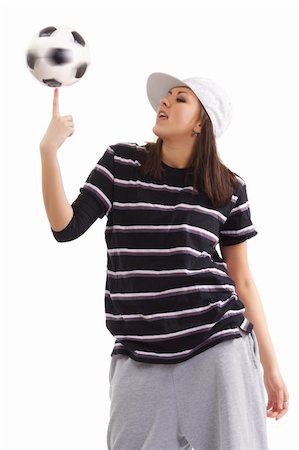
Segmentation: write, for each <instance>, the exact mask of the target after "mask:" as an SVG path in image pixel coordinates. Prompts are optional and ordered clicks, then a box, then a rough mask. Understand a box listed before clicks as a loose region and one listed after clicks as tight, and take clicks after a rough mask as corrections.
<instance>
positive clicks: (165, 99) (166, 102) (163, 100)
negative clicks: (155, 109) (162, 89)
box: [160, 97, 169, 106]
mask: <svg viewBox="0 0 299 450" xmlns="http://www.w3.org/2000/svg"><path fill="white" fill-rule="evenodd" d="M162 105H166V106H169V101H168V98H166V97H162V98H161V100H160V106H162Z"/></svg>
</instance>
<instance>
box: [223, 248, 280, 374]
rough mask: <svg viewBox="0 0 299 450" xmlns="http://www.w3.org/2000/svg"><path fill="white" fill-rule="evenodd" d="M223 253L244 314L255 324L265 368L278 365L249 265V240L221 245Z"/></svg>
mask: <svg viewBox="0 0 299 450" xmlns="http://www.w3.org/2000/svg"><path fill="white" fill-rule="evenodd" d="M221 253H222V255H223V259H224V261H225V262H226V264H227V269H228V273H229V276H230V277H231V278H232V279H233V281H234V282H235V285H236V292H237V295H238V297H239V298H240V300H241V302H242V303H243V304H244V306H245V314H244V315H245V317H246V318H247V319H248V320H250V322H252V323H253V325H254V332H255V334H256V337H257V340H258V344H259V351H260V359H261V363H262V365H263V368H264V369H267V368H271V367H273V366H277V365H278V361H277V358H276V355H275V351H274V347H273V344H272V341H271V337H270V333H269V329H268V325H267V321H266V317H265V313H264V309H263V306H262V302H261V299H260V296H259V293H258V291H257V288H256V286H255V283H254V280H253V278H252V275H251V272H250V269H249V265H248V259H247V241H244V242H241V243H240V244H236V245H229V246H221Z"/></svg>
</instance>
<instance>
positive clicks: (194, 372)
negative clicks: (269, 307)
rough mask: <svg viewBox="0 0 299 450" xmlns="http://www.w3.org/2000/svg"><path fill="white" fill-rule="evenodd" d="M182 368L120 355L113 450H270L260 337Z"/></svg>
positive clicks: (212, 351)
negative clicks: (144, 361)
mask: <svg viewBox="0 0 299 450" xmlns="http://www.w3.org/2000/svg"><path fill="white" fill-rule="evenodd" d="M241 333H242V337H241V338H237V339H230V340H227V341H224V342H221V343H219V344H217V345H215V346H214V347H211V348H209V349H208V350H206V351H204V352H202V353H200V354H198V355H196V356H194V357H192V358H190V359H188V360H187V361H183V362H180V363H177V364H150V363H143V362H138V361H135V360H133V359H132V358H130V357H129V356H126V355H113V356H112V357H111V365H110V372H109V381H110V391H109V395H110V400H111V405H110V420H109V424H108V430H107V445H108V449H109V450H192V449H194V450H268V449H269V448H268V441H267V427H266V398H265V391H264V384H263V377H262V370H261V363H260V353H259V347H258V342H257V339H256V336H255V333H254V331H253V330H252V332H251V333H249V334H248V333H245V332H243V331H242V330H241Z"/></svg>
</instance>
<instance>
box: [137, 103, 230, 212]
mask: <svg viewBox="0 0 299 450" xmlns="http://www.w3.org/2000/svg"><path fill="white" fill-rule="evenodd" d="M200 116H201V117H200V121H201V132H200V133H199V135H198V136H196V138H195V142H194V148H193V153H192V157H191V161H190V164H189V165H188V167H190V170H191V172H193V193H194V194H195V193H196V192H205V193H206V195H207V196H208V197H209V199H210V201H211V203H212V205H213V206H214V207H223V206H225V205H226V204H227V203H228V202H229V201H230V200H231V196H232V194H233V193H234V192H235V190H236V188H237V187H238V180H237V178H236V176H235V174H234V173H233V172H232V171H231V170H230V169H229V168H228V167H226V166H225V164H223V162H222V161H221V158H220V157H219V155H218V151H217V146H216V140H215V136H214V134H213V126H212V122H211V120H210V117H209V116H208V114H207V112H206V110H205V109H204V107H203V105H202V104H201V114H200ZM145 142H146V145H145V146H144V147H145V149H146V151H145V152H144V154H143V155H142V161H141V166H139V167H138V171H139V173H140V174H141V175H143V176H147V175H148V176H151V177H153V178H156V179H159V180H161V176H162V172H163V171H164V168H163V167H162V166H161V151H162V143H163V140H162V139H161V138H160V137H158V139H157V140H156V142H148V141H145ZM192 169H193V170H192Z"/></svg>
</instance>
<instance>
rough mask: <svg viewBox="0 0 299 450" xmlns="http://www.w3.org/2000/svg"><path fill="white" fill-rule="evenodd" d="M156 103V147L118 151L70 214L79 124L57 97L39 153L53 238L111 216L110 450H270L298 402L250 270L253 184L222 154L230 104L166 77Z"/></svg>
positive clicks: (111, 152)
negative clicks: (271, 424) (73, 141)
mask: <svg viewBox="0 0 299 450" xmlns="http://www.w3.org/2000/svg"><path fill="white" fill-rule="evenodd" d="M147 95H148V98H149V101H150V103H151V105H152V106H153V108H154V109H155V111H156V112H157V116H156V123H155V125H154V128H153V132H154V133H155V135H156V136H157V137H158V139H157V141H156V142H148V143H147V144H146V145H138V144H136V143H118V144H114V145H111V146H109V147H108V149H107V150H106V151H105V152H104V154H103V155H102V157H101V158H100V159H99V161H98V162H97V164H96V165H95V167H94V168H93V169H92V171H91V172H90V174H89V176H88V177H87V179H86V181H85V183H84V185H83V186H82V187H81V188H80V194H79V195H78V197H77V199H76V200H75V201H74V202H73V203H72V205H70V204H69V203H68V201H67V199H66V196H65V193H64V189H63V183H62V179H61V175H60V170H59V165H58V161H57V150H58V148H59V147H60V146H61V145H62V143H63V142H64V140H65V139H66V138H67V137H68V136H71V135H72V134H73V132H74V125H73V119H72V116H64V117H61V116H60V113H59V107H58V90H57V89H56V90H55V92H54V99H53V115H52V120H51V122H50V125H49V127H48V129H47V131H46V134H45V136H44V137H43V139H42V141H41V143H40V152H41V160H42V188H43V196H44V203H45V208H46V212H47V215H48V219H49V222H50V225H51V231H52V233H53V235H54V237H55V239H56V240H57V241H59V242H65V241H70V240H73V239H76V238H78V237H79V236H81V235H82V234H83V233H84V232H85V231H86V230H87V229H88V228H89V227H90V226H91V225H92V224H93V223H94V222H95V220H96V219H97V218H99V217H100V218H103V217H104V215H106V217H107V224H106V229H105V238H106V243H107V278H106V290H105V311H106V326H107V328H108V330H109V331H110V332H111V333H112V335H113V336H114V337H115V344H114V347H113V350H112V353H111V366H110V372H109V381H110V399H111V406H110V420H109V425H108V430H107V446H108V449H111V450H176V449H185V450H187V449H189V450H191V449H192V448H193V449H194V450H211V449H213V450H218V449H219V450H220V449H221V450H224V449H225V450H249V449H255V450H267V449H268V442H267V432H266V417H273V418H275V419H276V420H278V419H279V418H281V417H282V416H283V415H284V414H285V413H286V412H287V410H288V400H289V394H288V391H287V388H286V385H285V383H284V381H283V379H282V376H281V374H280V371H279V367H278V362H277V358H276V355H275V352H274V348H273V345H272V342H271V338H270V335H269V331H268V327H267V323H266V319H265V315H264V311H263V307H262V304H261V301H260V298H259V295H258V292H257V289H256V287H255V284H254V281H253V278H252V276H251V273H250V269H249V266H248V261H247V250H246V241H247V239H249V238H251V237H253V236H255V235H256V234H257V231H256V229H255V228H254V226H253V224H252V221H251V214H250V208H249V202H248V197H247V191H246V183H245V181H244V179H243V178H242V177H241V176H240V175H238V174H236V173H234V172H232V171H231V170H229V169H228V168H227V167H226V166H225V165H224V164H223V163H222V162H221V160H220V158H219V156H218V153H217V147H216V138H219V137H220V136H221V134H222V133H223V132H224V131H225V130H226V128H227V127H228V125H229V123H230V121H231V104H230V101H229V98H228V96H227V94H226V92H225V91H224V89H223V88H222V87H220V86H219V85H218V84H217V83H215V82H214V81H212V80H210V79H207V78H198V77H194V78H188V79H185V80H180V79H178V78H175V77H173V76H170V75H168V74H163V73H153V74H151V75H150V76H149V78H148V80H147ZM217 244H219V246H220V249H221V256H220V255H219V253H218V252H217V250H216V245H217ZM261 365H262V366H263V376H262V371H261ZM264 387H265V388H266V391H267V394H268V403H267V405H266V401H265V393H264Z"/></svg>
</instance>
